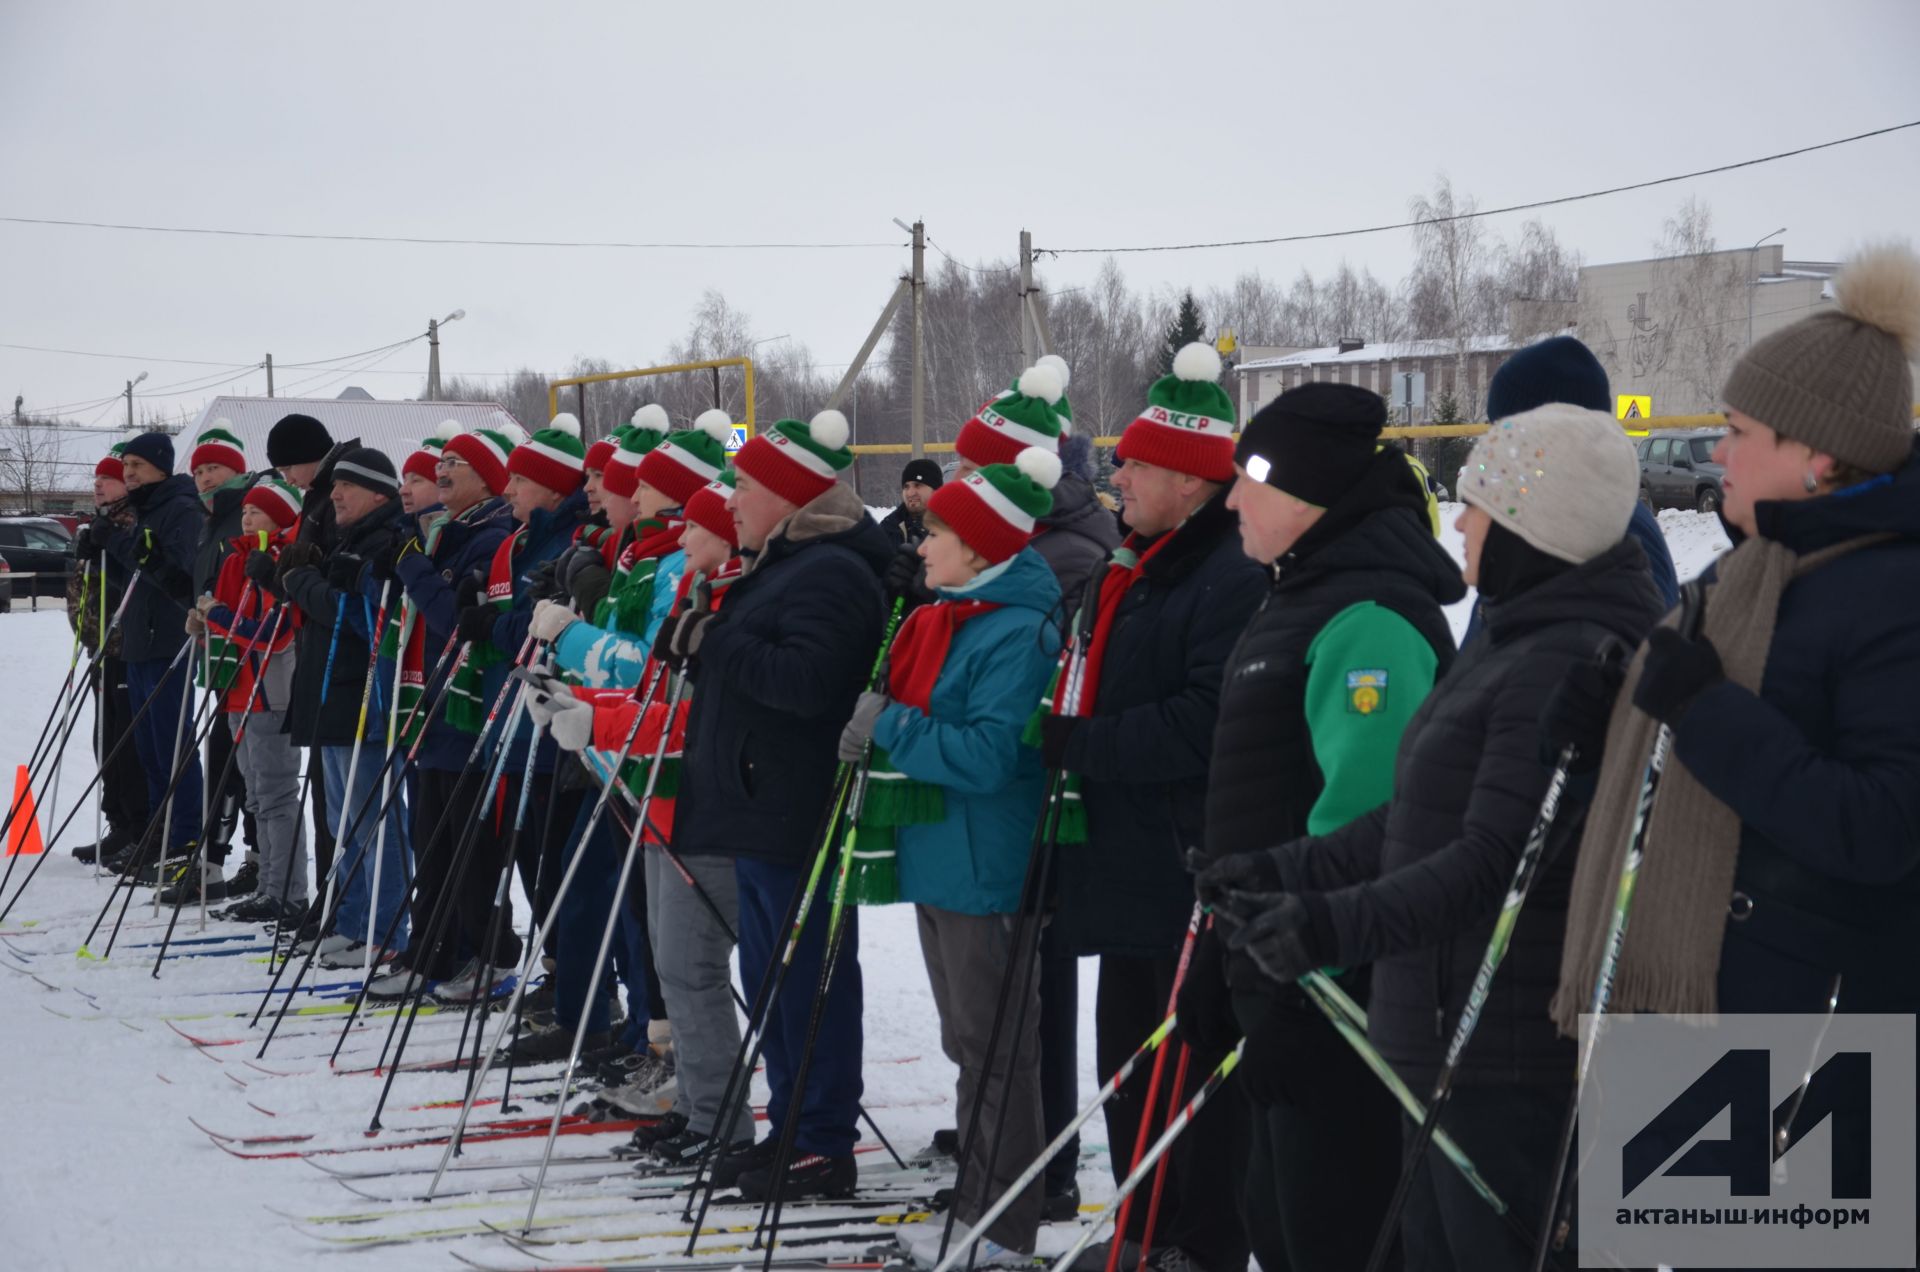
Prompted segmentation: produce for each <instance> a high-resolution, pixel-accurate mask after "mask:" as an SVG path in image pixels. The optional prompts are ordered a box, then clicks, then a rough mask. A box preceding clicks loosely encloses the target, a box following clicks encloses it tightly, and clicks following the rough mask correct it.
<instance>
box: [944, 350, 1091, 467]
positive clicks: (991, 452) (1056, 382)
mask: <svg viewBox="0 0 1920 1272" xmlns="http://www.w3.org/2000/svg"><path fill="white" fill-rule="evenodd" d="M1064 390H1065V386H1064V384H1063V382H1062V381H1061V379H1060V373H1059V372H1058V371H1056V370H1055V369H1054V368H1052V367H1050V366H1046V367H1043V366H1032V367H1028V368H1027V369H1026V370H1025V371H1022V372H1021V373H1020V378H1019V379H1018V380H1016V381H1014V385H1013V391H1012V392H1010V393H1005V394H1002V395H1001V396H999V397H997V398H995V399H993V400H992V401H991V402H986V403H983V404H982V405H981V407H980V409H979V410H977V411H975V412H974V413H973V418H972V419H970V420H968V421H967V422H966V423H965V424H964V425H962V426H961V429H960V436H959V437H957V438H955V439H954V442H953V449H954V450H955V451H957V452H959V455H960V458H962V459H964V460H966V461H967V462H968V463H970V464H973V465H974V466H976V467H979V468H985V467H986V466H987V465H988V464H1011V463H1012V462H1013V461H1014V460H1015V459H1016V458H1017V457H1018V456H1019V454H1020V452H1021V451H1023V450H1026V449H1027V448H1028V447H1030V446H1038V447H1040V448H1042V449H1043V450H1050V451H1057V450H1059V448H1060V416H1059V413H1058V412H1057V411H1056V410H1055V409H1054V407H1055V404H1057V403H1058V402H1059V401H1060V395H1061V393H1062V392H1063V391H1064Z"/></svg>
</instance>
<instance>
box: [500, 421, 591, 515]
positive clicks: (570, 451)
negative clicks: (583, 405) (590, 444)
mask: <svg viewBox="0 0 1920 1272" xmlns="http://www.w3.org/2000/svg"><path fill="white" fill-rule="evenodd" d="M586 459H587V452H586V448H585V447H584V446H582V445H581V443H580V421H579V419H577V418H576V417H575V416H573V415H571V414H569V413H568V412H566V411H562V412H560V414H558V415H556V416H554V417H553V419H551V420H550V421H548V423H547V426H546V427H545V428H543V429H541V430H540V431H539V432H537V433H535V434H534V435H533V436H532V437H529V438H528V439H527V440H526V441H525V442H523V443H522V444H521V445H519V446H516V447H514V448H513V454H511V455H509V456H507V472H508V473H509V474H514V475H518V476H521V477H525V478H526V479H527V480H528V481H531V482H537V483H539V484H540V485H542V486H545V487H546V488H547V489H548V490H552V491H556V492H558V493H559V494H563V495H570V494H572V493H573V492H574V491H576V490H578V489H580V483H581V482H582V481H584V480H585V479H586V472H587V465H586Z"/></svg>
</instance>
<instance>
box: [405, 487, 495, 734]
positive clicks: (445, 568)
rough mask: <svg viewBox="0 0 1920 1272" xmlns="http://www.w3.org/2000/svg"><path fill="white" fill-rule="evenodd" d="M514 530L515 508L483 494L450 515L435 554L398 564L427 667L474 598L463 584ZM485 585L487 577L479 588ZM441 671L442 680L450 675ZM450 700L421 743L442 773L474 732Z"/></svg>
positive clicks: (483, 568) (435, 688) (433, 688)
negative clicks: (461, 723) (450, 713)
mask: <svg viewBox="0 0 1920 1272" xmlns="http://www.w3.org/2000/svg"><path fill="white" fill-rule="evenodd" d="M513 531H514V522H513V509H512V508H511V507H510V506H509V505H508V504H507V501H506V500H504V499H501V498H498V497H493V498H488V499H483V500H481V501H480V502H479V503H477V504H474V505H473V506H472V507H470V508H468V509H467V510H466V511H464V512H462V513H461V514H460V515H459V516H457V517H450V518H448V520H447V524H446V525H444V526H442V527H441V528H440V536H439V538H438V539H436V540H435V541H434V548H433V555H432V556H428V555H426V554H425V553H423V552H409V553H408V554H407V555H406V556H403V557H401V558H400V560H399V561H398V562H397V563H396V564H395V566H394V573H395V574H396V575H397V576H398V577H399V579H400V583H401V586H403V587H404V588H405V589H406V592H407V599H408V600H409V601H411V602H413V604H414V606H415V608H416V609H418V610H419V612H420V618H419V622H420V623H421V625H422V626H423V627H424V628H425V629H426V640H425V643H424V657H425V658H426V661H427V670H428V671H429V672H431V671H432V670H433V664H434V663H436V662H437V661H439V658H440V651H441V650H443V649H445V648H446V644H447V641H448V640H450V639H451V638H452V636H453V632H454V627H455V625H456V624H458V623H459V621H460V611H461V610H462V609H464V608H466V607H467V606H468V605H471V604H472V603H473V593H472V592H471V591H469V592H466V593H465V594H464V595H463V594H462V588H463V586H464V585H465V584H466V583H467V582H468V581H470V579H471V578H472V577H473V576H478V577H479V578H480V579H481V580H483V581H484V580H485V578H486V577H487V569H488V567H489V566H491V565H492V564H493V556H494V553H496V552H498V551H499V550H500V544H501V542H502V541H503V540H505V539H506V537H507V536H508V535H510V534H512V533H513ZM480 590H481V591H484V590H485V586H484V582H483V584H482V587H481V589H480ZM446 674H447V673H443V674H442V676H441V679H445V678H446ZM439 692H440V681H439V680H436V681H434V682H432V683H431V684H429V685H427V686H426V688H425V693H426V698H427V701H429V702H430V701H432V700H433V699H434V697H435V696H436V695H437V694H438V693H439ZM446 714H447V713H446V701H445V699H444V698H443V699H442V700H441V706H440V709H439V710H438V711H436V712H434V715H433V718H432V719H431V720H429V721H428V722H427V738H426V741H424V742H422V743H421V744H420V758H419V762H420V767H421V768H426V769H435V770H438V771H441V772H455V771H458V770H459V769H460V768H461V767H462V766H463V765H465V764H466V762H467V757H468V756H469V755H471V754H473V740H474V739H473V735H472V734H471V733H462V732H461V731H460V730H458V729H456V728H454V727H453V726H452V725H450V724H448V723H447V718H446Z"/></svg>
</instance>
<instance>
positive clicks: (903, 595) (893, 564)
mask: <svg viewBox="0 0 1920 1272" xmlns="http://www.w3.org/2000/svg"><path fill="white" fill-rule="evenodd" d="M881 586H883V587H884V588H885V589H886V593H887V601H888V602H889V605H891V603H892V602H893V601H895V600H905V601H906V602H907V608H909V609H911V608H912V607H913V606H915V605H924V604H926V603H927V602H928V601H931V600H933V599H934V592H933V589H932V588H930V587H928V586H927V563H926V562H925V561H922V560H921V559H920V551H919V549H918V547H916V546H913V545H909V546H907V547H904V548H901V549H899V550H898V551H896V552H895V553H894V554H893V560H891V561H889V562H887V572H886V575H885V577H884V578H882V580H881Z"/></svg>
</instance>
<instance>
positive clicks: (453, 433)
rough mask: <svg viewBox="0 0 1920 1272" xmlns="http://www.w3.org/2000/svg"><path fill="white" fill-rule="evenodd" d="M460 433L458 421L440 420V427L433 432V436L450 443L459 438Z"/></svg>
mask: <svg viewBox="0 0 1920 1272" xmlns="http://www.w3.org/2000/svg"><path fill="white" fill-rule="evenodd" d="M460 432H461V429H460V421H459V420H441V421H440V427H439V428H436V429H434V430H433V435H434V436H435V437H437V438H439V439H440V440H441V441H443V442H450V441H452V440H453V439H454V438H456V437H458V436H460Z"/></svg>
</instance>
